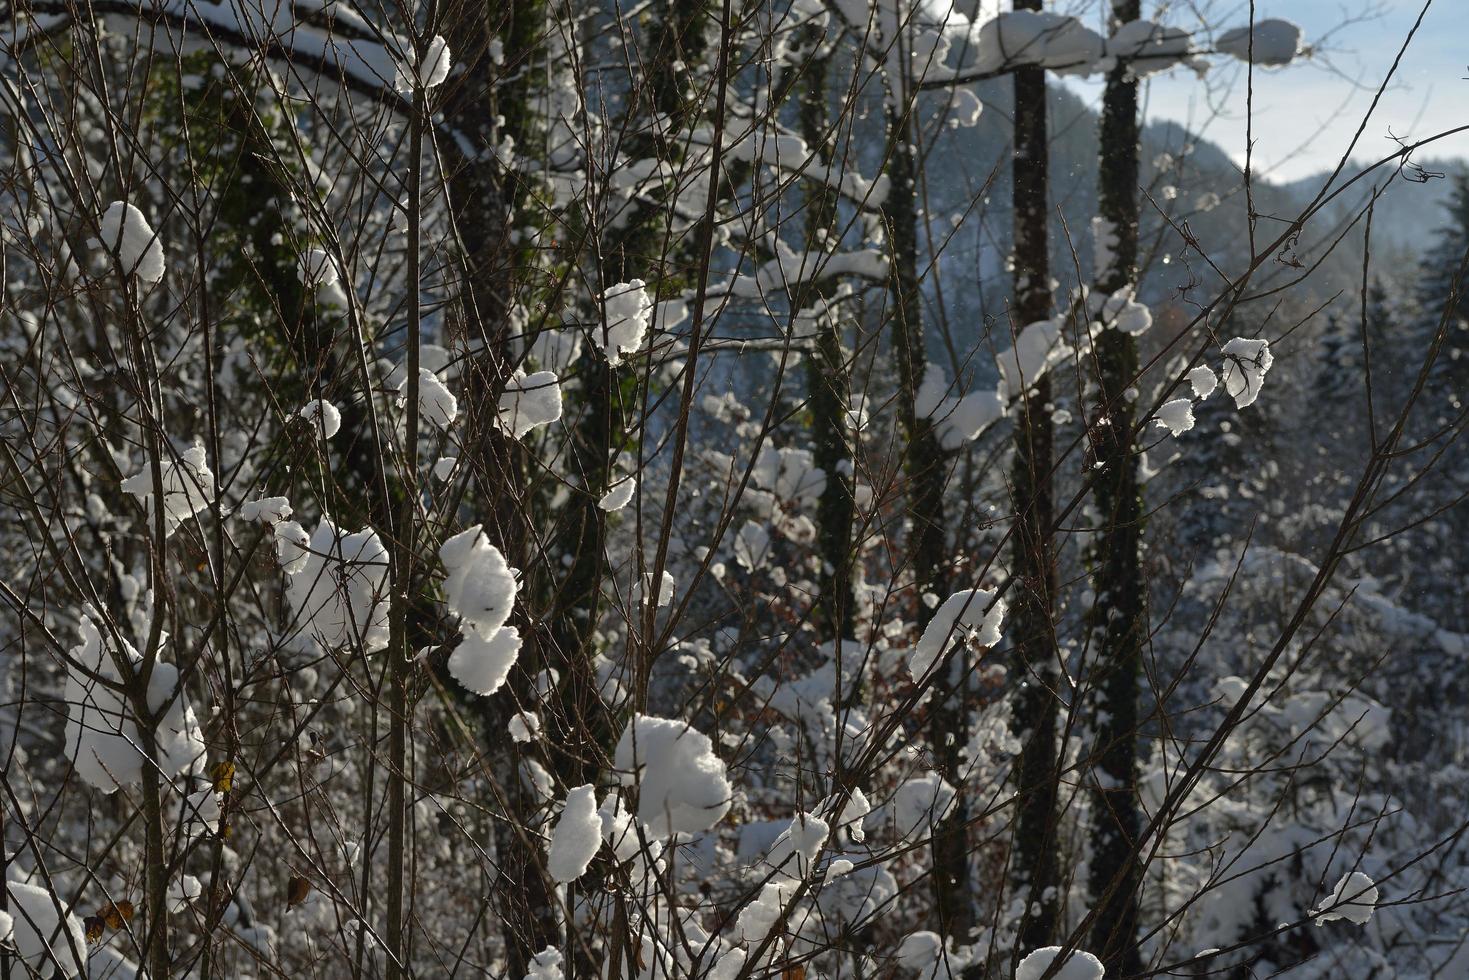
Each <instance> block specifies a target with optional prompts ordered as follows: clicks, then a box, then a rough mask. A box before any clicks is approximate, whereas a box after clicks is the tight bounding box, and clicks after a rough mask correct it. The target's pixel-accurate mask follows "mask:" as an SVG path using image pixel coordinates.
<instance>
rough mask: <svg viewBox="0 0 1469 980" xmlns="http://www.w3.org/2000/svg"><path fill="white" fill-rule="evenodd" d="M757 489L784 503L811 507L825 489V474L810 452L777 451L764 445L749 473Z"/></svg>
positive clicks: (787, 448)
mask: <svg viewBox="0 0 1469 980" xmlns="http://www.w3.org/2000/svg"><path fill="white" fill-rule="evenodd" d="M751 476H752V477H753V478H754V480H755V483H756V485H758V486H760V487H762V488H764V489H766V490H769V491H770V492H771V493H773V494H775V495H776V497H778V498H780V499H781V500H784V501H790V502H792V503H798V504H802V505H810V504H814V503H816V501H817V499H818V498H820V497H821V494H822V491H824V490H825V489H826V471H825V470H823V469H822V468H821V467H819V466H817V465H816V458H815V457H814V456H813V455H812V454H811V450H809V449H795V448H791V447H783V448H780V449H777V448H776V447H774V446H772V445H770V444H769V443H767V444H766V445H765V447H764V448H763V449H761V450H760V455H759V456H758V457H756V459H755V469H754V471H753V472H752V473H751Z"/></svg>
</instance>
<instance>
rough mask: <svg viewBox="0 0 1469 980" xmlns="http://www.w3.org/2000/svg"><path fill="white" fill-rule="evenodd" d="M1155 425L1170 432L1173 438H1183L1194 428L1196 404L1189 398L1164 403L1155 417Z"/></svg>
mask: <svg viewBox="0 0 1469 980" xmlns="http://www.w3.org/2000/svg"><path fill="white" fill-rule="evenodd" d="M1153 424H1154V425H1157V426H1161V427H1162V428H1165V429H1167V430H1168V432H1169V433H1170V434H1171V435H1173V436H1175V437H1176V436H1181V435H1183V434H1184V433H1185V432H1187V431H1188V430H1189V429H1192V428H1193V427H1194V404H1193V402H1191V401H1189V400H1188V399H1187V398H1175V399H1173V400H1172V401H1169V402H1164V403H1163V405H1162V406H1161V407H1159V409H1158V414H1157V415H1156V416H1154V417H1153Z"/></svg>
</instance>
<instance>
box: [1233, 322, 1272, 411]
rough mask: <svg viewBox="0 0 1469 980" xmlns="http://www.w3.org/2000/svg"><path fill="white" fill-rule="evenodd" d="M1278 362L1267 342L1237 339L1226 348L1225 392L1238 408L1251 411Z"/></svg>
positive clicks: (1243, 338)
mask: <svg viewBox="0 0 1469 980" xmlns="http://www.w3.org/2000/svg"><path fill="white" fill-rule="evenodd" d="M1274 363H1275V356H1274V355H1273V354H1271V353H1270V345H1269V344H1268V343H1266V342H1265V341H1264V340H1250V339H1248V338H1245V337H1236V338H1234V339H1233V340H1231V341H1230V342H1229V343H1227V344H1225V345H1224V370H1223V371H1222V372H1221V374H1222V376H1223V380H1224V391H1225V393H1226V394H1228V395H1229V397H1231V398H1233V399H1234V405H1235V407H1236V408H1248V407H1249V406H1251V405H1253V404H1255V399H1256V398H1259V397H1260V387H1261V386H1262V385H1263V384H1264V383H1265V374H1266V372H1268V371H1269V370H1270V366H1271V365H1272V364H1274Z"/></svg>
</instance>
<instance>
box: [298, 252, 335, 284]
mask: <svg viewBox="0 0 1469 980" xmlns="http://www.w3.org/2000/svg"><path fill="white" fill-rule="evenodd" d="M296 277H297V278H299V279H300V280H301V284H302V285H303V286H310V287H312V288H319V287H321V286H330V285H332V284H333V283H335V282H336V281H337V280H338V279H340V278H341V272H340V271H339V270H338V269H337V262H336V260H335V259H333V258H332V254H331V253H330V252H328V251H327V250H326V249H324V248H308V249H306V250H305V251H304V252H302V253H301V255H300V258H299V259H297V262H296Z"/></svg>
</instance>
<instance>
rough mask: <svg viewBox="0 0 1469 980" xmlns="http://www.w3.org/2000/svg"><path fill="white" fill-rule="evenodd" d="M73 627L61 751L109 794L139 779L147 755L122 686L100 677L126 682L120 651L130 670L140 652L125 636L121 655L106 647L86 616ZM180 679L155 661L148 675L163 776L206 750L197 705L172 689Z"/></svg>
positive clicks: (138, 665)
mask: <svg viewBox="0 0 1469 980" xmlns="http://www.w3.org/2000/svg"><path fill="white" fill-rule="evenodd" d="M77 632H78V633H80V634H81V640H82V642H81V644H80V645H78V646H76V647H73V648H72V649H71V659H72V660H74V661H75V662H76V666H75V667H73V668H71V669H70V670H69V671H68V673H67V679H66V694H65V697H66V706H67V711H66V731H65V739H66V753H67V755H68V756H70V757H71V759H72V761H73V762H74V764H75V766H76V771H77V774H78V775H80V776H81V777H82V778H83V779H85V780H86V781H87V782H88V783H90V784H91V785H93V786H95V787H96V788H97V789H99V790H101V791H102V792H103V793H112V792H114V791H115V790H117V789H118V788H119V787H122V786H127V785H130V784H132V783H136V782H137V781H138V780H139V779H141V778H142V776H143V766H144V764H145V757H144V755H143V749H142V740H141V736H140V734H139V732H138V726H137V723H136V719H135V717H134V715H133V712H132V710H131V708H130V707H129V705H128V703H127V701H126V700H125V699H124V696H123V695H122V693H121V692H119V691H115V690H113V689H112V688H110V687H108V686H106V684H104V683H103V682H104V681H106V682H107V683H111V684H118V683H121V682H122V681H123V675H122V671H121V669H120V668H119V664H118V656H119V655H120V656H121V657H122V658H124V659H126V660H127V661H128V662H129V663H130V664H131V665H132V669H133V670H134V671H138V670H141V669H142V667H143V657H142V655H141V654H140V653H138V651H137V650H135V649H134V648H133V647H132V645H131V644H128V643H127V642H126V641H124V642H123V646H122V648H121V651H120V654H119V652H118V651H115V650H112V649H109V648H108V647H107V645H106V644H104V643H103V640H102V634H101V632H100V631H99V630H98V629H97V626H96V624H95V623H93V621H92V618H91V616H90V615H83V616H82V617H81V619H80V621H79V622H78V623H77ZM99 678H100V679H99ZM178 684H179V672H178V668H177V667H175V666H174V665H173V664H169V663H164V662H163V661H161V660H155V661H154V663H153V666H152V670H151V672H150V673H149V676H148V707H149V710H150V711H154V712H158V711H163V716H162V718H161V719H160V720H159V722H158V727H157V728H156V729H155V731H154V738H155V741H156V743H157V746H158V753H157V755H156V756H155V757H154V760H153V762H154V764H156V765H157V766H158V768H159V769H161V770H162V771H163V772H164V774H165V775H167V776H174V775H176V774H178V773H180V772H183V771H184V770H186V769H190V768H192V767H194V766H195V765H196V764H197V763H199V762H200V761H201V760H202V759H203V757H204V737H203V734H202V733H201V731H200V728H199V722H198V720H197V719H196V718H195V716H194V709H193V708H191V707H189V705H188V702H187V700H186V699H185V698H184V697H183V696H182V695H181V694H180V695H179V696H177V697H175V696H174V695H175V692H176V691H177V690H178ZM165 706H166V710H165Z"/></svg>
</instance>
